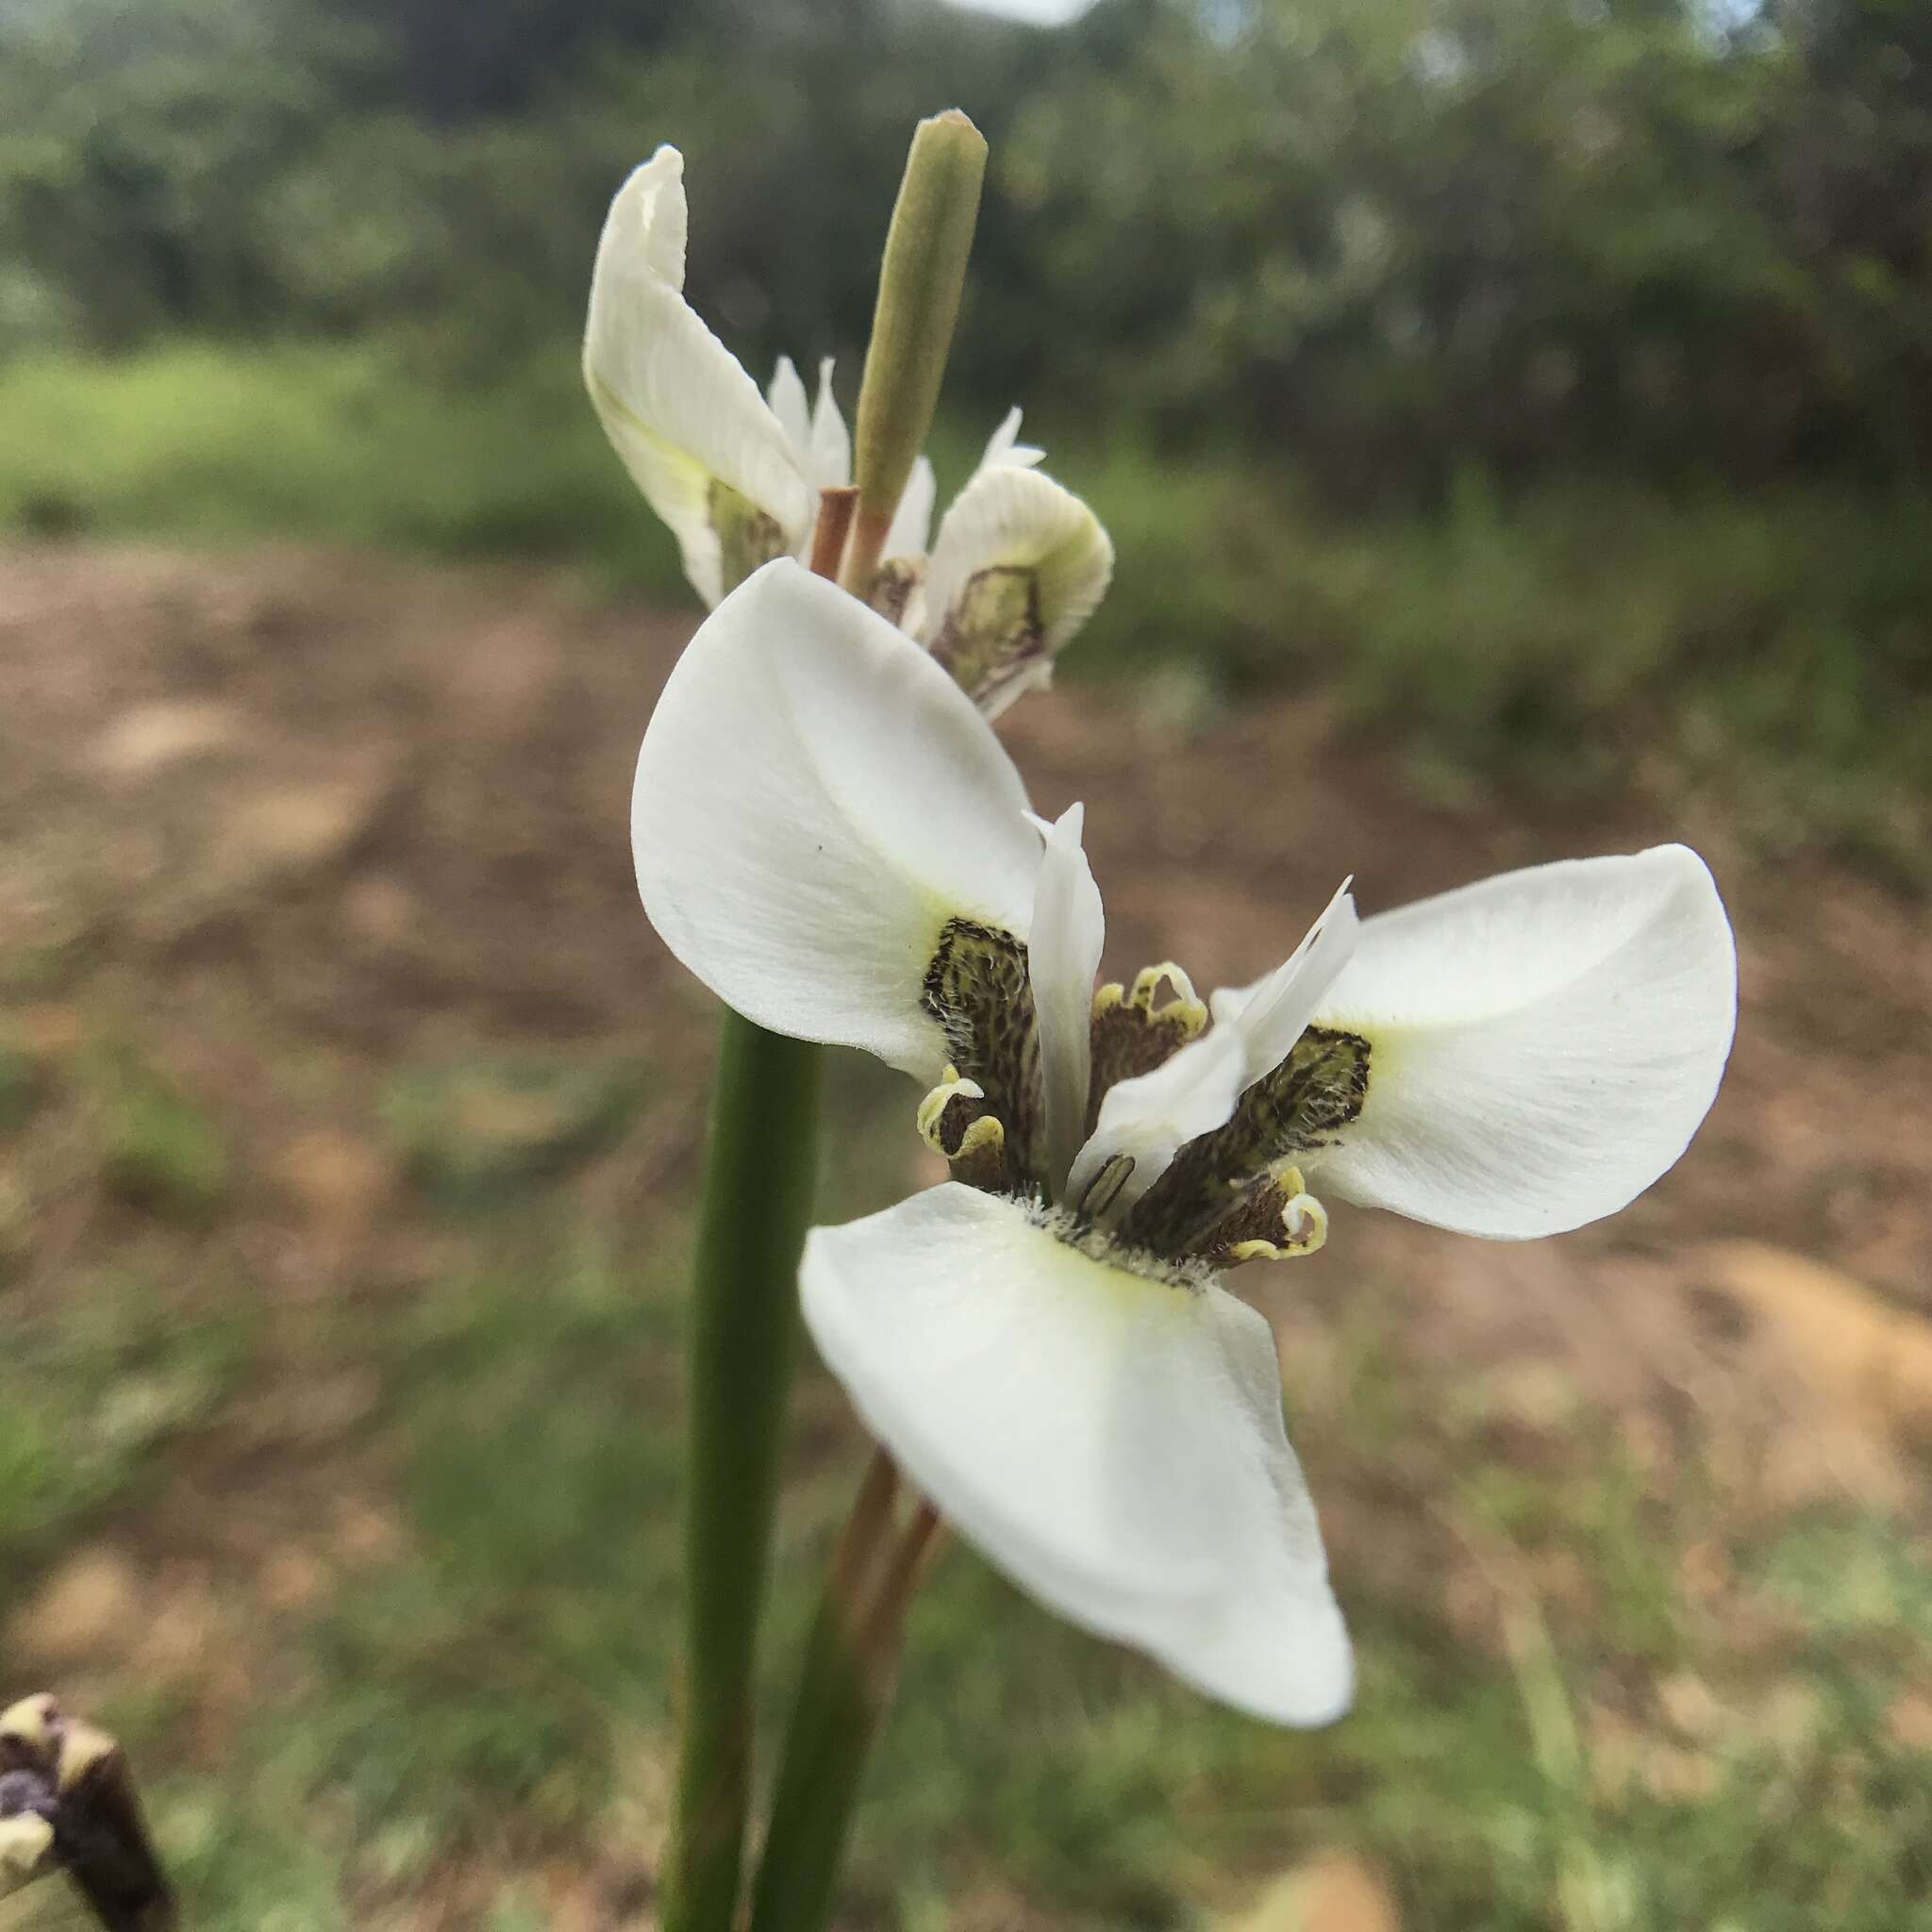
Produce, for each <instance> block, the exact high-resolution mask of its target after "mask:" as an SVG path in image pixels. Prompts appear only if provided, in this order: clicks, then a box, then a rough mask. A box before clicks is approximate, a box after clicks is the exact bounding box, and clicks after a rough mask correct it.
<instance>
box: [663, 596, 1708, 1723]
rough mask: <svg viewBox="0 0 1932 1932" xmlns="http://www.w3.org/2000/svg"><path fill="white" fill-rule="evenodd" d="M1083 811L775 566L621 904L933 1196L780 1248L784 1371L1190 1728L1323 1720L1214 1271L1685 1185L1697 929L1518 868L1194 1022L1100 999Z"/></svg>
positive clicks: (1675, 860)
mask: <svg viewBox="0 0 1932 1932" xmlns="http://www.w3.org/2000/svg"><path fill="white" fill-rule="evenodd" d="M1081 823H1082V821H1081V808H1080V807H1078V806H1074V807H1073V808H1071V809H1070V810H1069V811H1067V812H1066V813H1065V814H1064V815H1062V816H1061V817H1060V818H1059V819H1058V821H1057V822H1056V823H1054V824H1050V825H1049V824H1045V823H1044V822H1043V821H1041V820H1040V819H1037V818H1035V817H1034V816H1033V815H1032V813H1031V812H1030V810H1029V808H1028V805H1027V798H1026V793H1025V790H1024V786H1023V785H1022V783H1021V780H1020V776H1019V774H1018V773H1017V772H1016V771H1015V770H1014V768H1013V765H1012V763H1011V761H1010V759H1009V758H1008V756H1007V754H1006V752H1005V750H1004V749H1003V748H1002V747H1001V745H1000V744H999V742H998V741H997V740H996V739H995V737H994V736H993V733H992V731H991V728H990V727H989V726H988V724H987V723H986V720H985V719H984V718H983V717H982V716H981V715H980V713H979V712H978V710H976V709H975V708H974V706H973V704H972V703H971V702H970V701H969V700H968V699H967V698H966V697H965V695H964V694H963V693H962V692H961V691H960V690H959V689H958V686H956V685H955V684H954V682H953V681H952V679H951V678H949V677H948V676H947V675H945V673H944V672H943V671H942V670H941V667H940V666H939V665H937V664H936V663H934V662H933V661H932V659H931V658H928V657H927V656H926V655H925V654H924V653H923V652H921V651H920V650H919V649H917V648H916V647H915V646H914V645H913V644H912V643H910V642H909V641H908V640H907V639H906V638H905V637H904V636H903V635H901V633H899V632H898V631H897V630H895V629H894V628H893V627H892V626H891V625H889V624H887V623H885V622H883V621H882V620H881V619H879V618H878V617H877V616H875V615H874V613H873V612H871V611H869V610H868V609H866V608H864V607H863V606H862V605H860V604H858V603H857V602H856V601H854V600H853V599H851V598H849V597H847V596H845V595H843V594H842V593H841V592H840V591H836V590H834V589H832V588H831V587H830V586H829V585H826V584H824V583H823V582H821V581H820V580H818V579H816V578H814V577H811V576H810V575H808V574H807V573H806V572H804V571H802V570H800V569H798V568H797V567H796V566H795V565H793V564H791V563H774V564H772V565H770V566H769V567H767V568H766V569H764V570H762V571H760V572H759V573H758V575H756V576H755V577H753V578H752V579H751V580H750V581H749V582H748V583H746V584H745V585H744V586H743V587H742V588H741V590H739V591H737V592H736V593H734V594H733V595H732V596H730V597H728V598H727V599H726V600H725V601H724V603H723V604H721V605H720V606H719V607H718V608H717V610H716V611H715V612H713V613H712V615H711V617H710V618H709V619H708V621H707V622H706V623H705V625H703V626H702V627H701V628H700V630H699V631H698V634H697V636H696V638H695V639H694V640H693V641H692V642H691V645H690V647H689V648H688V649H687V650H686V652H685V654H684V656H683V658H681V659H680V661H679V662H678V664H677V667H676V668H675V671H673V673H672V675H671V678H670V681H669V683H668V684H667V685H666V687H665V690H664V694H663V696H662V698H661V700H660V701H659V703H658V708H657V712H656V714H655V715H654V716H653V718H652V720H651V724H650V727H649V730H648V732H647V733H646V736H645V739H644V744H643V751H642V754H641V758H640V761H639V765H638V774H637V788H636V792H635V796H634V802H633V815H632V836H633V841H634V845H635V850H636V857H637V868H638V876H639V880H640V882H641V888H642V891H643V900H644V907H645V909H646V911H647V912H648V913H649V915H650V918H651V920H652V923H653V924H655V925H656V926H657V928H658V932H659V933H660V934H661V935H662V937H663V939H664V941H665V942H666V943H667V944H668V945H669V946H670V948H671V950H672V952H673V953H675V955H676V956H677V958H679V959H681V960H682V961H683V962H684V964H685V965H686V966H688V967H689V968H690V969H691V971H692V972H693V973H694V974H697V976H698V977H699V978H700V979H702V980H703V981H704V982H705V983H706V985H708V987H709V988H710V989H711V990H712V991H714V992H716V993H717V994H718V995H719V996H720V997H721V998H723V999H724V1000H726V1001H728V1002H729V1003H730V1004H731V1005H732V1006H734V1007H736V1008H738V1009H739V1011H740V1012H741V1013H743V1014H745V1015H747V1016H748V1017H749V1018H751V1019H753V1020H755V1021H757V1022H758V1024H761V1025H763V1026H766V1027H770V1028H772V1029H774V1030H775V1031H777V1032H781V1033H789V1034H793V1035H796V1036H798V1037H799V1038H802V1039H808V1040H817V1041H836V1042H840V1043H842V1044H845V1045H850V1046H858V1047H864V1048H866V1049H867V1050H868V1051H870V1052H872V1053H874V1054H876V1055H878V1056H879V1057H880V1058H883V1059H885V1060H888V1061H890V1062H891V1064H892V1065H893V1066H896V1067H899V1068H902V1069H904V1070H905V1071H906V1072H907V1073H908V1074H911V1075H913V1077H914V1078H915V1079H916V1080H917V1081H918V1082H919V1083H920V1086H921V1088H922V1090H923V1091H924V1100H923V1103H922V1104H921V1105H920V1107H919V1108H918V1123H919V1125H920V1128H921V1129H922V1131H923V1132H924V1135H925V1137H926V1139H927V1140H928V1141H930V1142H931V1144H932V1145H933V1146H934V1147H936V1148H937V1149H938V1150H939V1151H940V1152H941V1154H942V1155H943V1156H945V1158H947V1159H948V1160H949V1161H950V1162H951V1172H952V1175H953V1178H952V1179H950V1180H948V1181H945V1182H942V1183H941V1184H940V1185H939V1186H937V1187H934V1188H932V1189H930V1190H928V1191H926V1192H924V1193H922V1194H919V1195H917V1196H915V1197H914V1198H912V1199H910V1200H908V1201H906V1202H903V1203H901V1204H900V1205H899V1206H898V1207H895V1208H888V1209H887V1210H886V1211H885V1212H883V1213H880V1214H875V1215H873V1216H872V1217H870V1218H869V1219H867V1220H863V1221H858V1222H854V1223H852V1224H848V1225H846V1226H843V1227H836V1228H822V1229H818V1230H815V1231H814V1233H813V1234H812V1236H811V1238H810V1241H809V1242H808V1247H807V1250H806V1257H805V1263H804V1270H803V1295H804V1306H805V1314H806V1318H807V1321H808V1325H809V1326H810V1329H811V1332H812V1335H813V1337H814V1338H815V1340H816V1341H817V1343H818V1347H819V1350H820V1352H821V1354H822V1355H823V1356H824V1359H825V1361H826V1362H827V1364H828V1365H829V1366H830V1367H831V1369H832V1371H833V1373H834V1374H836V1375H837V1376H838V1377H839V1378H840V1380H841V1382H842V1383H843V1384H844V1386H845V1388H846V1390H847V1391H848V1392H849V1393H850V1395H851V1397H852V1399H853V1401H854V1403H855V1404H856V1406H857V1407H858V1410H859V1412H860V1414H861V1415H862V1416H863V1417H864V1419H865V1421H866V1422H867V1423H868V1424H870V1425H871V1427H872V1429H873V1430H874V1433H875V1434H876V1435H877V1436H878V1437H879V1439H880V1441H882V1442H884V1443H885V1445H886V1446H887V1447H888V1448H889V1449H890V1451H891V1454H892V1455H893V1456H894V1457H897V1459H898V1460H899V1462H900V1463H901V1464H902V1465H903V1466H904V1468H905V1469H906V1470H907V1471H908V1474H910V1475H911V1477H912V1479H913V1480H914V1481H916V1482H917V1483H918V1484H919V1485H920V1486H921V1487H922V1488H923V1489H924V1491H925V1492H926V1493H927V1494H928V1495H929V1496H930V1497H931V1498H932V1499H933V1501H934V1502H935V1503H936V1504H937V1505H938V1507H940V1508H941V1510H942V1511H943V1512H944V1513H945V1515H946V1516H948V1517H949V1518H950V1519H951V1520H952V1521H953V1522H954V1523H955V1524H957V1525H958V1527H959V1528H960V1529H961V1530H962V1531H963V1532H964V1533H965V1534H966V1535H967V1536H968V1537H970V1538H971V1539H972V1540H973V1541H974V1542H976V1543H977V1544H978V1545H979V1547H980V1548H981V1549H982V1550H983V1551H984V1552H985V1553H986V1555H987V1556H988V1557H991V1560H992V1561H993V1562H994V1563H996V1564H997V1565H998V1566H1000V1567H1001V1568H1002V1569H1003V1570H1005V1571H1006V1572H1007V1574H1008V1575H1010V1576H1011V1577H1012V1578H1013V1579H1014V1580H1015V1581H1016V1582H1017V1583H1019V1584H1020V1585H1021V1586H1022V1587H1023V1588H1024V1589H1025V1590H1027V1591H1031V1592H1032V1593H1033V1594H1034V1595H1036V1596H1037V1597H1039V1598H1041V1600H1042V1601H1044V1602H1045V1603H1046V1604H1048V1605H1050V1606H1051V1607H1053V1608H1055V1609H1056V1610H1058V1611H1059V1612H1061V1613H1062V1614H1063V1615H1065V1616H1067V1617H1069V1618H1071V1619H1072V1620H1073V1621H1074V1622H1075V1623H1078V1624H1084V1625H1085V1626H1087V1627H1088V1628H1089V1629H1091V1630H1094V1631H1097V1632H1099V1633H1100V1634H1102V1635H1104V1636H1107V1637H1110V1638H1114V1639H1118V1640H1120V1641H1124V1642H1126V1643H1129V1644H1133V1645H1136V1646H1138V1647H1139V1648H1141V1650H1143V1651H1146V1652H1148V1653H1150V1654H1151V1655H1153V1656H1154V1657H1158V1658H1159V1659H1160V1660H1161V1661H1162V1662H1164V1663H1165V1664H1167V1665H1168V1666H1169V1667H1170V1668H1171V1669H1172V1670H1174V1672H1175V1673H1176V1674H1178V1675H1180V1676H1181V1677H1183V1678H1185V1679H1186V1680H1187V1681H1189V1682H1190V1683H1192V1684H1194V1685H1196V1686H1198V1687H1199V1688H1200V1689H1202V1690H1203V1691H1208V1692H1209V1693H1210V1694H1212V1695H1214V1696H1216V1697H1219V1698H1222V1699H1224V1701H1225V1702H1227V1703H1229V1704H1231V1705H1234V1706H1237V1707H1240V1708H1241V1709H1243V1710H1246V1711H1250V1712H1253V1713H1255V1714H1257V1715H1259V1716H1261V1717H1265V1718H1271V1719H1274V1720H1276V1721H1279V1722H1283V1723H1290V1724H1314V1723H1320V1722H1323V1721H1324V1720H1326V1719H1329V1718H1332V1717H1334V1716H1336V1715H1338V1714H1339V1713H1340V1712H1341V1710H1342V1709H1343V1708H1344V1707H1345V1706H1346V1704H1347V1702H1348V1700H1349V1696H1350V1680H1351V1665H1350V1657H1349V1646H1348V1640H1347V1636H1346V1634H1345V1632H1344V1630H1343V1627H1342V1622H1341V1615H1340V1613H1339V1611H1338V1609H1337V1607H1336V1605H1335V1602H1334V1599H1333V1597H1332V1596H1331V1594H1330V1591H1329V1586H1328V1580H1327V1570H1326V1563H1325V1559H1324V1555H1323V1549H1322V1543H1321V1539H1320V1536H1319V1533H1318V1530H1317V1527H1316V1521H1315V1512H1314V1508H1313V1506H1312V1504H1311V1503H1310V1501H1309V1499H1308V1493H1307V1487H1306V1485H1305V1484H1304V1482H1303V1479H1302V1474H1301V1471H1300V1469H1299V1467H1298V1466H1297V1464H1296V1461H1295V1457H1294V1454H1293V1452H1292V1451H1291V1448H1290V1447H1289V1442H1288V1438H1287V1434H1286V1432H1285V1430H1284V1427H1283V1421H1282V1397H1281V1378H1280V1371H1279V1365H1278V1363H1277V1361H1276V1358H1275V1353H1274V1339H1273V1335H1272V1333H1271V1330H1270V1328H1269V1325H1268V1324H1267V1322H1266V1321H1265V1320H1264V1319H1263V1318H1262V1317H1261V1316H1260V1315H1259V1314H1258V1313H1257V1312H1256V1310H1255V1309H1254V1308H1252V1307H1249V1306H1248V1305H1247V1304H1246V1303H1245V1302H1243V1301H1241V1300H1240V1299H1238V1298H1237V1297H1236V1296H1235V1295H1234V1294H1233V1293H1231V1292H1230V1291H1229V1290H1228V1288H1227V1287H1226V1285H1225V1281H1224V1271H1225V1270H1227V1269H1229V1268H1231V1267H1233V1266H1234V1265H1236V1264H1237V1263H1240V1262H1241V1261H1245V1260H1249V1259H1253V1258H1256V1257H1269V1256H1288V1255H1298V1254H1306V1253H1307V1252H1309V1251H1310V1250H1312V1249H1313V1248H1315V1247H1317V1246H1319V1245H1320V1244H1321V1242H1322V1241H1323V1239H1324V1235H1325V1233H1326V1231H1327V1227H1328V1216H1327V1213H1326V1211H1325V1209H1324V1207H1323V1206H1322V1205H1321V1201H1320V1199H1319V1198H1318V1196H1326V1197H1328V1198H1330V1199H1336V1200H1342V1201H1349V1202H1357V1203H1362V1204H1366V1205H1369V1206H1373V1207H1377V1208H1391V1209H1393V1210H1394V1211H1395V1212H1397V1213H1400V1214H1406V1215H1409V1216H1411V1217H1413V1218H1415V1219H1417V1220H1420V1221H1425V1222H1432V1223H1435V1224H1438V1225H1440V1226H1442V1227H1447V1228H1454V1229H1459V1230H1462V1231H1463V1232H1466V1233H1470V1234H1478V1235H1489V1236H1492V1237H1496V1238H1500V1239H1506V1240H1510V1239H1520V1238H1523V1237H1526V1236H1531V1235H1544V1234H1554V1233H1557V1232H1558V1231H1559V1230H1562V1229H1565V1228H1572V1227H1576V1226H1578V1225H1580V1224H1583V1223H1585V1222H1588V1221H1593V1220H1595V1219H1596V1218H1598V1217H1599V1216H1601V1215H1605V1214H1609V1213H1612V1212H1614V1211H1615V1210H1616V1209H1617V1208H1622V1207H1623V1206H1624V1205H1625V1203H1627V1202H1628V1201H1630V1200H1631V1199H1632V1198H1633V1197H1634V1196H1635V1195H1637V1194H1639V1193H1641V1191H1643V1190H1644V1189H1645V1188H1647V1187H1648V1186H1649V1185H1650V1184H1651V1182H1652V1181H1654V1180H1656V1179H1657V1176H1658V1175H1659V1174H1662V1173H1663V1172H1664V1171H1665V1170H1666V1169H1667V1168H1669V1167H1670V1166H1671V1165H1672V1164H1673V1163H1674V1161H1675V1160H1676V1158H1677V1157H1678V1156H1679V1155H1680V1154H1681V1153H1682V1152H1683V1150H1684V1148H1685V1145H1686V1144H1687V1142H1688V1141H1690V1138H1691V1134H1692V1133H1693V1132H1694V1131H1695V1130H1696V1127H1697V1125H1698V1123H1699V1122H1700V1121H1702V1120H1703V1118H1704V1116H1705V1113H1706V1112H1707V1109H1708V1108H1709V1107H1710V1104H1711V1101H1712V1099H1713V1097H1714V1096H1715V1094H1716V1091H1717V1086H1718V1080H1719V1077H1720V1075H1721V1074H1722V1072H1723V1069H1724V1060H1725V1058H1726V1056H1727V1054H1728V1052H1729V1048H1730V1041H1731V1030H1732V1024H1733V1018H1734V1014H1735V1008H1736V992H1737V971H1736V958H1735V954H1734V950H1733V946H1732V940H1731V929H1730V924H1729V922H1728V921H1727V920H1726V918H1725V916H1724V907H1723V905H1722V903H1721V902H1720V900H1719V898H1718V894H1717V890H1716V887H1715V886H1714V885H1713V884H1712V882H1711V877H1710V874H1709V873H1708V871H1707V869H1706V867H1705V865H1704V862H1703V861H1702V860H1701V859H1700V858H1697V856H1696V855H1695V854H1694V853H1692V852H1690V851H1688V850H1686V849H1685V848H1684V847H1682V846H1678V845H1666V846H1659V847H1657V848H1656V849H1654V850H1652V851H1648V852H1641V853H1638V854H1636V855H1635V856H1632V857H1628V858H1591V859H1577V860H1571V861H1566V862H1563V863H1560V864H1555V865H1544V866H1537V867H1533V868H1531V869H1529V870H1527V871H1524V872H1516V873H1509V874H1504V875H1503V876H1501V877H1497V878H1491V879H1488V880H1485V881H1484V882H1482V883H1481V884H1478V885H1474V886H1467V887H1464V888H1463V889H1461V890H1460V891H1453V892H1448V893H1445V894H1444V895H1443V896H1441V897H1440V898H1436V899H1430V900H1425V901H1424V902H1423V903H1422V904H1420V905H1416V906H1411V907H1408V908H1406V909H1405V910H1402V911H1399V912H1392V913H1387V914H1383V915H1380V916H1378V917H1375V918H1373V919H1368V920H1364V921H1361V922H1360V923H1359V924H1357V918H1356V913H1355V908H1354V904H1353V901H1352V900H1351V898H1350V897H1349V894H1348V892H1347V891H1346V889H1345V888H1344V889H1343V890H1342V891H1338V892H1337V894H1336V895H1335V897H1334V898H1333V899H1332V900H1331V901H1330V903H1329V905H1328V907H1327V908H1326V910H1325V911H1324V913H1323V914H1322V916H1321V918H1320V919H1319V920H1317V921H1316V923H1315V924H1314V927H1313V928H1312V929H1311V930H1310V932H1309V933H1308V936H1307V938H1306V939H1305V940H1304V941H1302V942H1301V944H1300V945H1299V946H1297V947H1296V949H1295V950H1294V952H1293V954H1292V955H1291V957H1290V958H1289V959H1288V960H1287V961H1286V962H1285V963H1284V964H1283V965H1282V966H1281V967H1280V968H1278V969H1277V970H1276V971H1275V972H1274V973H1271V974H1267V975H1266V976H1265V977H1263V978H1261V979H1260V980H1257V982H1256V983H1255V984H1254V985H1252V986H1249V987H1245V988H1241V989H1239V990H1236V991H1223V992H1217V993H1215V994H1214V995H1213V997H1212V999H1211V1001H1209V1002H1208V1003H1205V1004H1204V1002H1202V1001H1201V1000H1200V999H1198V998H1197V997H1196V996H1195V993H1194V991H1193V988H1192V987H1191V985H1190V983H1189V981H1188V978H1187V975H1186V974H1184V973H1183V972H1182V971H1181V970H1180V969H1179V968H1178V967H1177V966H1173V965H1159V966H1155V967H1151V968H1149V969H1148V970H1147V971H1145V972H1143V973H1141V974H1139V975H1138V976H1137V977H1136V978H1135V979H1134V980H1133V982H1132V983H1131V985H1124V984H1109V985H1106V986H1102V987H1100V988H1099V990H1098V991H1095V988H1094V977H1095V973H1096V969H1097V967H1098V964H1099V960H1100V957H1101V949H1102V938H1103V920H1102V912H1101V904H1100V896H1099V893H1098V891H1096V889H1095V887H1094V883H1093V879H1092V876H1091V873H1090V872H1089V869H1088V866H1087V862H1086V859H1085V858H1084V857H1083V855H1082V852H1081V845H1080V835H1081Z"/></svg>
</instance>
